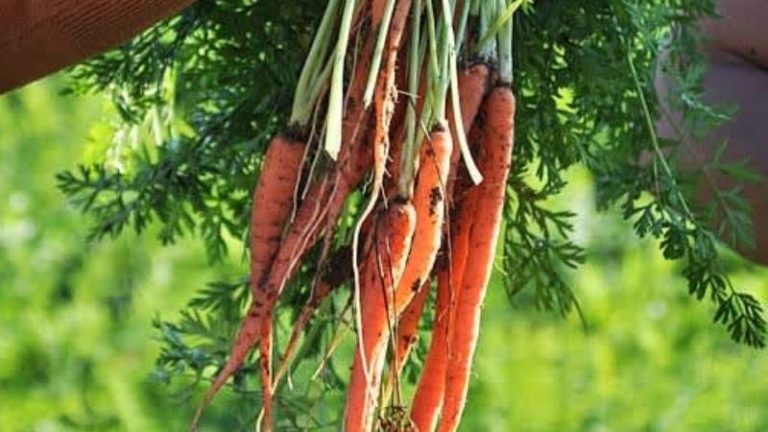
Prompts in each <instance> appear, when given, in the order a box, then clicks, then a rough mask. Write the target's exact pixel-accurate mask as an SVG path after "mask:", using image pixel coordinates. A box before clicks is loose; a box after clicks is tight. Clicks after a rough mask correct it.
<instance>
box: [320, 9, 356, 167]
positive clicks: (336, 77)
mask: <svg viewBox="0 0 768 432" xmlns="http://www.w3.org/2000/svg"><path fill="white" fill-rule="evenodd" d="M355 3H356V0H346V1H345V2H344V10H343V13H342V17H341V26H340V28H339V39H338V41H337V42H336V51H335V52H334V56H333V73H332V74H331V90H330V96H329V98H328V114H327V115H326V130H325V151H326V152H327V153H328V155H329V156H330V157H331V159H333V160H336V158H337V157H338V156H339V150H340V148H341V129H342V116H343V109H344V107H343V105H344V59H345V57H346V54H347V46H348V45H349V33H350V29H351V27H352V15H353V12H354V11H355Z"/></svg>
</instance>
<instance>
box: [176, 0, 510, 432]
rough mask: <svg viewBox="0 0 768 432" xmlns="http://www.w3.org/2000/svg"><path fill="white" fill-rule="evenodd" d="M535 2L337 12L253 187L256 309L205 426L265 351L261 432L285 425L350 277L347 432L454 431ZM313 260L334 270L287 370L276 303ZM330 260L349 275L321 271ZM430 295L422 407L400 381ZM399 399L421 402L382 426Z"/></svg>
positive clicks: (291, 346) (434, 3)
mask: <svg viewBox="0 0 768 432" xmlns="http://www.w3.org/2000/svg"><path fill="white" fill-rule="evenodd" d="M521 3H523V1H522V0H517V1H510V0H463V1H457V0H370V1H369V0H329V1H328V5H327V8H326V11H325V13H324V16H323V18H322V21H321V23H320V25H319V28H318V31H317V35H316V37H315V39H314V41H313V43H312V46H311V48H310V51H309V53H308V56H307V60H306V63H305V65H304V68H303V70H302V73H301V75H300V77H299V81H298V83H297V87H296V93H295V98H294V105H293V110H292V113H291V116H290V124H289V125H288V127H287V128H286V129H285V131H284V132H283V133H281V134H280V135H278V136H276V137H274V138H273V140H272V142H271V143H270V145H269V147H268V150H267V151H266V154H265V155H264V159H263V166H262V170H261V174H260V176H259V178H258V182H257V185H256V188H255V191H254V194H253V208H252V216H251V229H250V232H251V235H250V266H251V276H250V288H251V294H252V301H251V304H250V306H249V308H248V310H247V313H246V315H245V316H244V318H243V321H242V323H241V326H240V329H239V331H238V333H237V334H236V336H235V341H234V344H233V346H232V349H231V353H230V356H229V358H228V360H227V362H226V364H225V365H224V366H223V368H222V369H221V370H220V371H218V374H217V375H216V377H215V378H214V380H213V383H212V385H211V387H210V389H209V390H208V392H207V393H206V395H205V396H204V398H203V401H202V402H201V404H200V406H199V409H198V411H197V413H196V415H195V418H194V420H193V423H192V426H191V429H192V430H195V429H196V428H197V424H198V422H199V420H200V417H201V415H202V413H203V410H204V409H205V407H206V406H207V405H208V404H209V403H210V402H211V400H212V399H213V397H214V396H215V395H216V393H217V392H218V391H219V390H220V389H221V387H222V386H223V385H224V384H225V383H226V381H227V380H228V379H229V378H230V377H231V376H232V375H233V374H234V373H235V372H236V371H237V369H238V368H239V367H240V366H241V365H242V363H243V361H244V360H245V359H246V358H247V357H248V356H249V355H250V354H251V353H252V352H253V351H254V350H256V348H258V353H259V356H260V361H259V369H260V375H261V385H262V394H263V403H262V408H261V409H262V412H261V415H260V420H259V421H260V427H261V429H262V430H267V431H268V430H272V428H273V423H274V407H273V397H274V393H275V391H276V389H277V388H278V384H279V382H280V380H281V379H282V378H283V377H284V375H285V373H286V371H287V369H288V368H289V365H290V362H291V360H292V358H293V356H294V354H295V351H296V348H297V345H298V343H299V340H300V339H301V334H302V333H303V331H304V329H305V327H306V326H307V324H308V323H309V322H310V321H311V319H312V317H313V315H314V313H315V311H316V310H317V309H318V308H319V307H320V305H321V304H322V303H323V301H324V300H325V299H327V298H328V296H329V295H330V294H331V293H332V292H333V290H334V289H335V288H337V287H338V286H339V285H342V284H344V283H345V282H347V281H349V282H350V283H349V286H350V287H352V289H351V291H352V292H351V293H350V297H351V299H352V302H351V304H352V305H353V313H354V316H355V319H354V321H355V328H356V335H357V342H356V352H355V357H354V360H353V363H352V368H351V375H350V378H349V383H348V390H347V399H346V409H345V413H344V429H345V430H346V431H350V432H353V431H370V430H374V429H387V430H392V429H395V430H417V431H432V430H435V429H436V428H439V430H440V431H453V430H456V429H457V427H458V424H459V421H460V419H461V413H462V410H463V407H464V403H465V400H466V394H467V387H468V381H469V371H470V366H471V362H472V356H473V352H474V349H475V345H476V343H477V338H478V332H479V323H480V310H481V306H482V302H483V298H484V296H485V292H486V288H487V285H488V281H489V278H490V275H491V269H492V265H493V260H494V252H495V249H496V241H497V237H498V233H499V227H500V224H501V218H502V210H503V206H504V197H505V189H506V179H507V176H508V174H509V170H510V166H511V158H512V147H513V137H514V114H515V98H514V95H513V92H512V87H511V85H512V16H513V14H514V12H515V11H516V10H517V9H518V8H519V6H520V5H521ZM357 190H361V191H362V192H363V193H364V194H366V196H367V200H366V201H365V202H364V204H363V205H362V206H360V207H361V208H359V209H357V212H356V213H355V216H356V218H357V219H356V223H355V226H354V230H353V231H352V232H351V233H349V234H348V235H347V234H346V233H340V232H339V231H340V230H339V226H340V225H341V222H340V218H341V217H342V215H343V214H344V213H345V211H346V210H347V207H348V203H347V201H348V200H347V199H348V197H349V196H350V195H351V194H352V193H353V192H354V191H357ZM339 237H341V240H339ZM310 250H316V251H319V263H320V264H319V265H318V266H317V268H318V269H321V270H319V271H318V272H317V274H316V275H315V277H314V280H313V281H312V287H311V294H310V296H309V299H308V301H307V303H306V304H305V306H304V308H303V310H302V312H301V314H300V315H299V317H298V319H297V321H296V323H295V325H294V328H293V332H292V335H291V337H290V339H289V340H288V342H287V344H286V346H285V348H284V350H283V353H282V355H280V356H279V357H278V358H279V359H280V362H279V364H278V365H277V367H275V365H273V352H274V351H275V349H276V348H275V347H274V346H273V332H274V328H273V327H274V322H273V320H274V312H275V307H276V304H277V302H278V300H279V298H280V296H281V294H282V293H283V291H284V289H285V287H286V285H287V283H288V282H289V281H290V279H291V278H292V277H293V276H294V275H295V273H296V271H297V269H298V268H299V266H300V264H301V263H302V261H304V260H305V259H306V258H307V255H308V253H309V252H310ZM330 262H333V263H334V265H333V267H334V271H322V269H326V268H328V267H329V265H328V263H330ZM340 270H341V271H340ZM350 280H351V281H350ZM433 286H434V287H436V290H437V294H436V301H435V302H434V307H435V311H434V317H435V318H434V323H433V328H432V336H431V341H430V345H429V350H428V353H427V357H426V361H425V363H424V366H423V370H422V372H421V377H420V380H419V382H418V386H417V388H416V391H415V393H414V395H413V400H412V401H411V402H410V404H408V403H407V402H406V401H403V400H402V399H403V396H402V394H401V392H400V390H399V381H400V374H401V371H402V368H403V365H404V364H405V363H406V362H407V360H408V356H409V352H410V350H411V347H412V345H413V343H414V342H415V340H416V339H417V338H416V335H417V333H418V328H417V327H418V323H419V321H420V319H421V316H422V314H423V312H424V309H425V306H426V305H427V304H428V303H429V302H428V301H427V300H428V298H429V297H430V296H429V293H430V290H431V289H432V287H433ZM390 399H394V403H395V404H398V405H399V406H407V405H410V412H409V414H407V415H404V416H403V419H402V420H403V421H401V422H399V423H398V424H396V425H393V424H385V423H383V422H377V421H376V419H377V418H379V416H378V414H379V413H380V412H381V411H382V409H383V408H382V405H384V404H388V403H390Z"/></svg>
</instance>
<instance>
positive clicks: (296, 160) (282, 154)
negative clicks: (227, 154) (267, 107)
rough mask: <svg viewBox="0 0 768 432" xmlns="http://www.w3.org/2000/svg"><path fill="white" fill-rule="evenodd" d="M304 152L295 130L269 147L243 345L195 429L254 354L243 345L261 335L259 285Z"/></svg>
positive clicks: (255, 216) (255, 213)
mask: <svg viewBox="0 0 768 432" xmlns="http://www.w3.org/2000/svg"><path fill="white" fill-rule="evenodd" d="M304 150H305V145H304V143H303V142H302V140H300V139H299V138H298V134H297V132H296V131H294V130H291V129H289V130H288V131H286V132H284V133H282V134H280V135H278V136H276V137H274V138H273V139H272V141H271V142H270V144H269V147H268V149H267V153H266V155H265V157H264V164H263V168H262V171H261V174H260V175H259V180H258V182H257V185H256V188H255V189H254V193H253V208H252V211H251V228H250V229H251V241H250V250H251V275H250V288H251V293H252V295H253V300H252V304H251V307H250V309H249V313H248V315H247V317H246V319H245V320H244V322H243V324H242V325H241V328H240V330H239V332H238V337H237V340H238V341H239V342H235V344H234V346H233V348H232V351H233V355H232V356H231V357H232V358H231V359H230V360H229V361H228V364H227V366H225V367H224V369H222V371H221V373H220V374H219V376H218V377H217V379H216V380H215V381H214V384H213V385H212V386H211V388H210V389H209V391H208V393H207V394H206V395H205V397H204V398H203V401H202V402H201V404H200V406H199V407H198V410H197V412H196V414H195V417H194V419H193V421H192V426H191V429H195V428H196V427H197V423H198V422H199V420H200V416H201V415H202V412H203V410H204V409H205V407H206V406H207V405H208V404H209V403H210V401H211V400H212V399H213V397H214V396H215V394H216V393H217V392H218V390H219V389H220V388H221V386H222V385H223V384H224V382H225V381H226V380H227V378H229V376H231V375H232V374H233V373H234V372H235V370H237V368H238V367H239V365H240V363H241V362H242V360H243V359H245V357H246V356H247V355H248V353H249V352H250V348H251V346H252V343H243V342H244V340H245V339H248V335H255V334H256V332H257V327H258V323H256V322H255V320H254V315H253V314H254V312H255V309H256V308H255V305H258V304H259V303H261V302H263V301H264V296H263V293H262V292H261V291H260V290H259V289H258V285H259V283H260V281H261V280H262V279H263V278H264V276H265V274H266V270H267V269H268V268H269V266H270V265H271V264H272V261H273V260H274V258H275V254H276V253H277V250H278V248H279V245H280V238H281V236H282V233H283V229H284V227H285V222H286V220H287V219H288V217H289V216H290V213H291V210H292V208H293V199H294V192H295V191H296V185H297V183H298V181H299V177H300V173H301V165H302V163H303V160H304ZM238 359H239V360H238ZM233 360H234V361H233Z"/></svg>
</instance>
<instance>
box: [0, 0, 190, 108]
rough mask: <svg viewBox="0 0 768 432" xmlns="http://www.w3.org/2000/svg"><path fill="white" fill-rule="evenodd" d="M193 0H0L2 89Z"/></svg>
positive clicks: (109, 43) (105, 45) (120, 38)
mask: <svg viewBox="0 0 768 432" xmlns="http://www.w3.org/2000/svg"><path fill="white" fill-rule="evenodd" d="M193 1H194V0H0V65H1V66H0V93H4V92H6V91H8V90H11V89H13V88H15V87H18V86H20V85H22V84H25V83H28V82H30V81H33V80H35V79H38V78H40V77H43V76H45V75H47V74H49V73H51V72H54V71H57V70H59V69H61V68H64V67H66V66H69V65H72V64H74V63H76V62H78V61H81V60H83V59H85V58H88V57H90V56H92V55H94V54H98V53H100V52H103V51H105V50H107V49H109V48H112V47H114V46H116V45H118V44H120V43H121V42H125V41H126V40H128V39H130V38H131V37H132V36H135V35H136V34H138V33H139V32H141V31H142V30H144V29H146V28H147V27H149V26H151V25H152V24H154V23H156V22H157V21H160V20H162V19H164V18H167V17H169V16H171V15H173V14H175V13H177V12H179V11H180V10H181V9H183V8H184V7H186V6H188V5H190V4H191V3H192V2H193Z"/></svg>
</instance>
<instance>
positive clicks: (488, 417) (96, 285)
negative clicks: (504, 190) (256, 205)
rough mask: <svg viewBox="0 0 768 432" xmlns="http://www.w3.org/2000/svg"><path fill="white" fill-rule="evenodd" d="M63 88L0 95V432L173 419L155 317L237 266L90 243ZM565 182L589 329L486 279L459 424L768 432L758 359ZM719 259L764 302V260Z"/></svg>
mask: <svg viewBox="0 0 768 432" xmlns="http://www.w3.org/2000/svg"><path fill="white" fill-rule="evenodd" d="M64 82H65V81H64V80H63V79H62V78H61V77H53V78H50V79H47V80H45V81H42V82H38V83H35V84H33V85H30V86H28V87H26V88H24V89H22V90H19V91H16V92H13V93H11V94H7V95H4V96H2V97H0V431H46V432H47V431H68V430H96V431H101V430H121V431H122V430H125V431H168V430H184V428H185V425H186V424H187V422H188V420H189V419H190V415H191V410H192V408H193V403H194V402H195V401H196V396H197V395H195V398H193V399H189V398H181V397H179V396H178V394H177V393H174V392H171V391H170V390H169V389H168V388H166V387H165V386H164V385H162V384H160V383H159V382H157V380H153V379H152V371H153V362H154V359H155V356H156V355H157V353H158V350H159V343H158V342H157V340H156V336H157V334H156V333H155V331H154V330H153V328H152V325H151V323H152V320H153V319H154V318H156V317H162V318H164V319H173V318H175V317H176V315H177V313H178V311H179V310H180V309H181V308H182V307H183V306H184V305H185V303H186V302H187V301H188V300H189V299H190V298H191V296H192V294H193V292H194V291H195V290H196V289H199V288H200V287H202V286H203V285H204V283H205V282H207V281H210V280H214V279H216V278H220V279H230V280H231V279H233V278H236V277H239V276H240V275H242V274H243V272H244V268H245V267H244V265H243V263H242V262H241V261H240V259H239V257H240V256H241V255H240V254H239V252H241V251H233V258H232V259H231V260H230V262H227V263H224V264H222V265H218V266H216V267H211V266H209V265H208V263H207V261H206V258H205V253H204V250H203V248H202V246H201V245H200V244H199V242H196V241H194V240H186V242H185V243H182V244H177V245H174V246H171V247H161V245H160V244H159V242H157V241H155V240H154V237H153V236H152V235H151V233H149V235H145V236H142V237H136V236H132V235H124V236H122V237H121V238H119V239H116V240H107V241H102V242H98V243H93V242H89V241H87V228H88V225H89V221H88V220H87V219H86V218H84V217H83V216H81V215H80V214H78V213H77V212H75V211H74V210H73V209H72V208H71V207H69V206H68V205H67V203H66V202H65V200H64V199H63V196H62V194H61V193H59V192H58V190H57V189H56V184H55V178H54V175H55V173H56V172H58V171H61V170H63V169H70V168H73V167H74V166H75V165H76V164H77V163H79V162H81V161H83V160H89V159H90V158H93V157H94V156H93V155H94V152H98V150H99V149H103V148H104V146H105V145H106V144H108V142H105V140H107V138H106V137H108V136H110V134H111V128H112V127H113V125H111V124H110V118H113V113H112V112H111V107H110V105H109V104H108V103H107V102H106V100H104V99H102V98H100V97H97V96H93V97H76V98H75V97H66V96H62V95H61V94H60V92H61V89H62V88H63V83H64ZM571 177H572V179H573V186H572V187H571V188H570V190H569V192H568V193H567V194H566V196H565V197H564V198H563V199H562V201H561V202H559V203H555V204H556V205H558V206H563V207H565V206H567V207H569V208H571V209H573V210H576V211H578V212H579V213H580V217H579V219H578V224H577V236H578V238H577V240H578V241H579V243H580V244H582V245H583V246H586V247H587V248H588V255H589V260H588V263H587V264H586V265H585V266H583V267H582V268H581V269H580V270H579V271H578V272H577V273H574V274H572V275H571V276H572V278H573V285H574V287H575V289H576V292H577V295H578V298H579V300H580V303H581V307H582V309H583V312H584V316H585V317H586V326H582V324H581V323H580V322H579V320H578V317H576V316H575V315H573V316H570V317H568V318H566V319H561V318H559V317H557V316H553V315H552V314H550V313H543V312H539V311H536V310H533V309H531V308H530V307H528V306H526V305H525V302H523V301H518V302H517V303H519V304H516V305H510V303H509V301H508V299H507V298H506V294H505V292H504V290H503V289H502V287H501V286H500V280H499V279H498V278H497V279H495V280H494V285H493V286H492V287H491V290H490V293H489V296H488V298H487V301H486V307H485V310H484V316H483V326H482V336H481V340H480V346H479V349H478V354H477V357H476V360H475V365H476V367H475V370H474V375H473V377H472V384H471V389H470V395H469V405H468V407H467V409H466V413H465V416H464V417H465V420H464V423H463V428H462V430H465V431H594V432H603V431H622V432H623V431H718V432H719V431H768V410H767V409H766V407H768V358H766V353H764V352H759V351H754V350H751V349H748V348H745V347H742V346H737V345H735V344H734V343H732V342H731V341H730V340H729V338H728V336H727V334H726V333H725V332H724V331H723V330H722V329H720V328H718V327H714V326H713V325H712V324H711V321H710V319H711V316H712V310H711V306H710V305H709V304H699V303H696V302H695V301H693V300H692V299H691V298H689V296H688V295H687V294H686V287H685V283H684V281H683V280H682V279H681V278H680V277H679V276H678V272H679V269H678V268H677V267H676V266H675V265H674V264H672V263H669V262H666V261H664V260H663V259H662V258H661V256H660V254H659V253H658V252H657V251H656V247H655V246H656V245H655V244H653V243H652V242H649V241H638V240H637V239H636V238H635V237H634V236H633V235H632V233H631V230H630V229H629V227H627V226H626V224H622V223H621V222H620V221H619V219H618V218H617V217H616V216H615V215H610V214H608V215H596V214H595V213H594V210H593V208H594V203H593V195H592V189H591V184H590V180H589V178H588V177H586V175H585V174H584V173H582V172H580V171H578V170H577V171H574V172H573V173H571ZM729 263H730V265H731V266H732V267H733V268H732V274H733V276H734V281H735V282H736V283H737V284H738V285H739V286H741V287H743V288H744V289H746V290H749V291H753V292H755V293H757V294H758V295H759V296H760V297H761V298H763V299H766V298H768V272H766V270H765V269H758V268H755V267H752V266H749V265H747V264H745V263H743V262H741V261H739V260H738V259H736V258H733V259H731V260H730V261H729ZM228 403H234V402H233V400H232V399H228V397H227V396H226V395H225V396H224V397H222V398H220V399H218V400H217V401H216V402H215V404H214V405H215V406H214V409H213V410H214V414H212V415H211V418H210V419H209V421H207V422H206V424H207V425H208V426H207V427H208V428H209V429H208V430H230V429H228V428H227V427H226V426H224V425H225V424H226V423H225V422H224V421H223V420H222V421H220V422H219V423H217V419H221V418H223V417H225V416H226V412H227V409H228V405H227V404H228ZM334 409H341V408H340V407H336V408H334ZM217 424H221V426H220V427H219V428H217V427H216V425H217Z"/></svg>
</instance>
